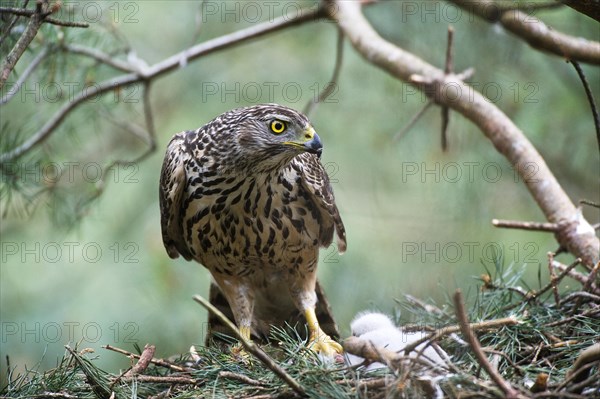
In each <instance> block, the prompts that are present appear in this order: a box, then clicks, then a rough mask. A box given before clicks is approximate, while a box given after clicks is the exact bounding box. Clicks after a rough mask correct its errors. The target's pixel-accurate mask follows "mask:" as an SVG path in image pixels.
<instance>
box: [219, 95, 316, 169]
mask: <svg viewBox="0 0 600 399" xmlns="http://www.w3.org/2000/svg"><path fill="white" fill-rule="evenodd" d="M223 118H224V119H226V120H227V123H226V125H227V126H233V129H232V130H231V131H230V132H231V133H232V134H233V139H234V140H233V143H232V144H233V147H234V151H233V153H234V154H235V155H234V158H235V163H236V164H237V165H236V166H238V167H244V168H245V169H247V168H255V169H256V170H266V169H277V168H278V167H281V166H283V165H284V164H286V163H288V162H289V161H291V160H292V158H294V157H295V156H297V155H299V154H301V153H305V152H308V153H311V154H314V155H316V156H317V157H320V156H321V151H322V149H323V145H322V144H321V140H320V138H319V136H318V135H317V133H316V132H315V130H314V128H313V127H312V126H311V124H310V121H309V120H308V118H307V117H306V116H304V115H303V114H301V113H300V112H298V111H295V110H293V109H291V108H287V107H283V106H281V105H277V104H262V105H255V106H252V107H245V108H238V109H235V110H232V111H230V112H228V113H226V114H224V115H223ZM232 155H233V154H232ZM233 160H234V159H231V160H230V161H233Z"/></svg>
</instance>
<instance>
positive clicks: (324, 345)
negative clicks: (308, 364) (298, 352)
mask: <svg viewBox="0 0 600 399" xmlns="http://www.w3.org/2000/svg"><path fill="white" fill-rule="evenodd" d="M308 347H309V348H310V349H311V350H313V351H315V352H317V353H319V354H321V355H325V356H327V357H335V355H339V354H341V353H342V352H343V351H344V350H343V349H342V345H340V344H338V343H337V342H335V341H334V340H333V339H331V337H329V335H327V334H325V333H323V332H321V333H320V334H317V335H316V336H314V337H311V339H310V341H309V343H308Z"/></svg>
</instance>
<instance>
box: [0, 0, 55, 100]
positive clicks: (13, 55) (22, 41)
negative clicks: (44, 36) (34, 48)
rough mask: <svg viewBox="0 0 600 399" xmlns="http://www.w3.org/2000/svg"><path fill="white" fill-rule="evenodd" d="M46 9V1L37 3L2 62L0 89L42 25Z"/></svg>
mask: <svg viewBox="0 0 600 399" xmlns="http://www.w3.org/2000/svg"><path fill="white" fill-rule="evenodd" d="M48 8H49V6H48V2H47V1H43V2H38V4H37V8H36V11H35V13H34V14H33V15H31V17H30V19H29V23H28V24H27V27H26V28H25V31H24V32H23V34H21V36H20V37H19V40H17V43H15V45H14V47H13V48H12V50H11V51H10V53H9V54H8V55H7V56H6V58H5V59H4V62H2V67H0V89H2V87H4V83H6V80H7V79H8V77H9V76H10V73H11V72H12V71H13V69H14V68H15V65H16V64H17V61H19V59H20V58H21V56H22V55H23V53H24V52H25V50H26V49H27V47H29V44H30V43H31V41H32V40H33V38H34V37H35V35H37V32H38V30H39V29H40V27H41V26H42V24H43V23H44V18H46V15H47V13H48Z"/></svg>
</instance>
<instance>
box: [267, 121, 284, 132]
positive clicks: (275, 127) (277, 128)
mask: <svg viewBox="0 0 600 399" xmlns="http://www.w3.org/2000/svg"><path fill="white" fill-rule="evenodd" d="M285 128H286V125H285V122H283V121H280V120H274V121H273V122H271V131H272V132H273V133H275V134H280V133H283V131H284V130H285Z"/></svg>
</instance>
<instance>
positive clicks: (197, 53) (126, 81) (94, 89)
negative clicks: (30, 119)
mask: <svg viewBox="0 0 600 399" xmlns="http://www.w3.org/2000/svg"><path fill="white" fill-rule="evenodd" d="M322 16H324V11H323V10H322V9H320V8H319V9H317V10H309V11H307V12H302V13H299V15H298V16H297V17H295V18H292V17H289V16H283V17H279V18H277V19H275V20H272V21H267V22H264V23H262V24H258V25H255V26H251V27H249V28H246V29H242V30H239V31H237V32H233V33H230V34H228V35H223V36H220V37H217V38H215V39H212V40H208V41H206V42H204V43H200V44H197V45H195V46H192V47H190V48H188V49H186V50H183V51H181V52H179V53H177V54H175V55H173V56H171V57H169V58H166V59H164V60H163V61H160V62H158V63H156V64H154V65H152V66H150V67H143V68H140V70H139V71H138V72H132V73H128V74H126V75H121V76H117V77H115V78H112V79H108V80H105V81H104V82H102V83H99V84H97V85H95V86H91V87H87V88H85V89H83V90H82V91H80V92H79V93H77V95H76V96H75V97H74V98H73V100H72V101H71V102H68V103H66V104H64V105H63V106H62V107H61V108H60V109H59V110H58V111H57V112H56V113H55V114H54V116H52V118H50V119H49V120H48V121H47V122H46V124H45V125H44V126H42V128H41V129H40V130H38V131H37V132H36V133H34V134H33V135H32V136H31V137H30V138H29V139H28V140H26V141H25V142H24V143H23V144H21V145H20V146H19V147H17V148H14V149H13V150H11V151H8V152H5V153H3V154H0V164H1V163H4V162H8V161H11V160H13V159H15V158H18V157H20V156H22V155H23V154H25V153H27V152H28V151H31V150H32V149H33V148H35V147H36V146H38V145H39V144H41V143H42V142H44V141H45V140H46V139H47V138H48V137H50V135H51V134H52V133H53V132H54V131H55V130H56V128H57V127H58V126H59V125H60V124H61V123H62V122H63V120H64V119H65V118H66V117H67V115H68V114H69V113H70V112H72V111H73V110H74V109H75V108H76V107H78V106H79V105H80V104H81V103H83V102H84V101H85V100H88V99H90V98H95V97H96V96H99V95H102V94H104V93H106V92H108V91H111V90H114V89H117V88H119V87H124V86H128V85H131V84H135V83H141V82H149V81H151V80H153V79H156V78H158V77H160V76H162V75H164V74H166V73H168V72H171V71H173V70H176V69H178V68H184V67H185V66H186V65H187V64H188V62H190V61H193V60H195V59H197V58H199V57H201V56H204V55H207V54H210V53H213V52H215V51H219V50H223V49H226V48H230V47H233V46H234V45H237V44H240V43H244V42H246V41H248V40H250V39H254V38H257V37H260V36H264V35H266V34H268V33H271V32H276V31H279V30H282V29H284V28H288V27H291V26H295V25H298V24H301V23H304V22H308V21H314V20H317V19H319V18H321V17H322ZM32 19H33V18H32ZM80 50H81V48H80ZM86 55H89V56H94V55H92V53H89V52H88V53H87V54H86ZM95 55H98V54H95ZM112 66H114V67H117V66H116V64H115V65H112ZM121 66H123V65H121Z"/></svg>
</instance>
